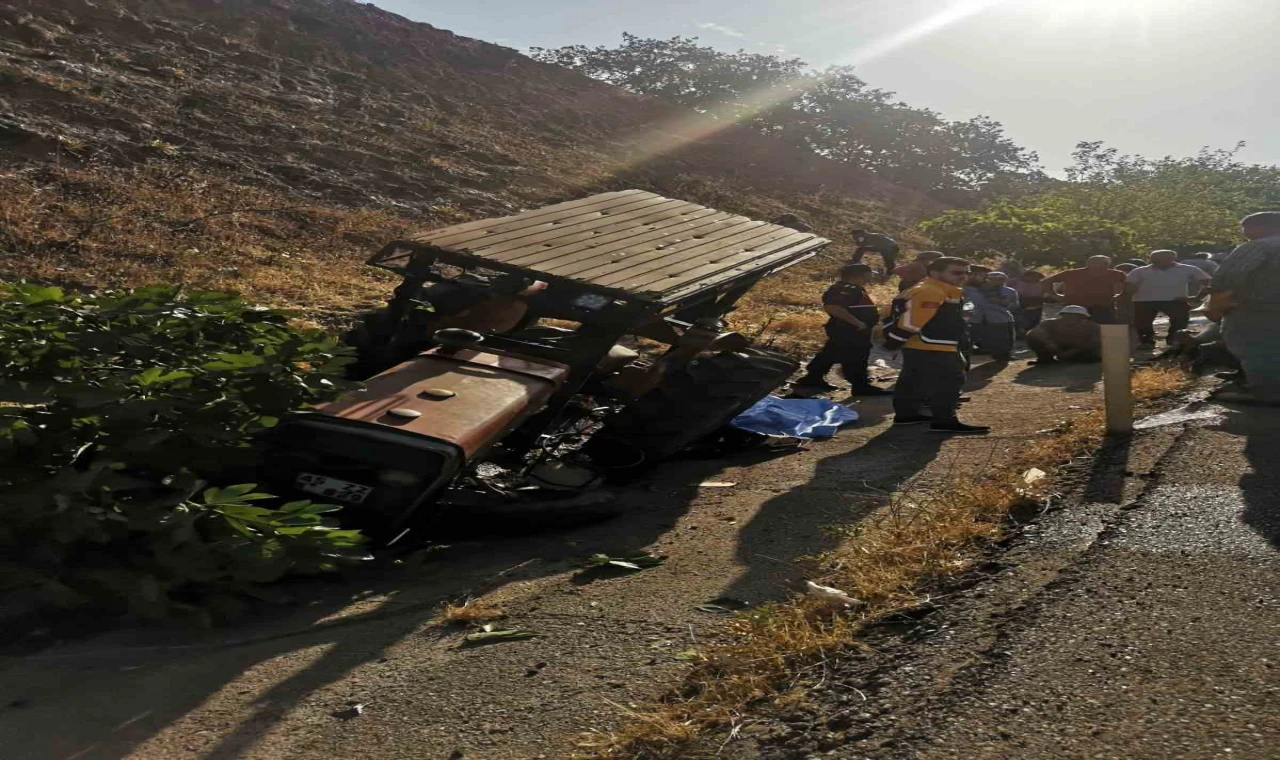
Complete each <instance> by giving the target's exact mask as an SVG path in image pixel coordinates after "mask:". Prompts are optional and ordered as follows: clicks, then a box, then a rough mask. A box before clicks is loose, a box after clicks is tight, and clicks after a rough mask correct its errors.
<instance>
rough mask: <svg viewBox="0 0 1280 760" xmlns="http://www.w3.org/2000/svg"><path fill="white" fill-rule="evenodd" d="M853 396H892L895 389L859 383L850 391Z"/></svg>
mask: <svg viewBox="0 0 1280 760" xmlns="http://www.w3.org/2000/svg"><path fill="white" fill-rule="evenodd" d="M849 395H851V396H892V395H893V391H891V390H889V389H888V388H877V387H875V386H874V385H858V386H854V387H853V388H852V389H851V390H850V391H849Z"/></svg>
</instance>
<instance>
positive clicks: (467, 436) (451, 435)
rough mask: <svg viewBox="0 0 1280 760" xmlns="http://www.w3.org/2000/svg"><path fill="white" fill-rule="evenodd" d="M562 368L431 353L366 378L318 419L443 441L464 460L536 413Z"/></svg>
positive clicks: (470, 353) (488, 354) (468, 353)
mask: <svg viewBox="0 0 1280 760" xmlns="http://www.w3.org/2000/svg"><path fill="white" fill-rule="evenodd" d="M568 375H569V368H568V367H567V366H566V365H563V364H558V363H555V362H548V361H545V360H541V359H538V360H533V359H529V358H524V357H520V356H516V355H512V354H508V353H502V352H494V351H482V350H477V349H469V348H467V349H455V350H450V349H433V350H432V351H428V352H426V353H424V354H420V355H419V356H418V357H416V358H414V359H412V360H410V361H407V362H405V363H404V364H400V365H398V366H396V367H392V368H391V369H389V370H387V371H386V372H383V373H382V374H380V375H377V376H376V377H373V378H371V379H370V380H368V381H367V382H366V383H365V387H364V388H362V389H361V390H358V391H355V392H353V393H349V394H347V395H346V396H344V397H343V398H341V399H339V400H337V401H334V402H332V403H329V404H326V405H324V406H322V407H320V408H319V411H320V412H321V413H322V414H325V415H328V416H331V417H338V418H341V419H344V420H348V421H359V422H365V423H369V424H371V425H376V426H379V427H386V428H393V429H396V430H400V431H402V432H407V433H414V434H417V435H422V436H427V437H430V438H435V439H438V440H442V441H446V442H448V443H451V444H453V445H455V446H457V447H458V448H459V449H461V450H462V451H463V453H464V454H465V456H466V458H467V459H468V460H471V459H474V458H475V457H476V456H479V455H480V454H482V453H483V452H484V451H485V450H486V449H487V448H488V447H489V446H490V445H491V444H493V443H494V442H496V441H498V440H500V439H501V438H502V437H503V436H505V435H506V434H507V433H508V432H510V431H511V430H512V429H514V428H515V427H516V426H517V425H519V424H520V423H521V422H523V421H524V420H525V419H526V418H528V417H529V416H530V415H532V414H534V413H535V412H537V411H538V410H540V409H541V408H542V407H543V406H544V405H545V404H546V402H547V399H548V398H550V397H551V395H552V394H553V393H554V392H555V391H556V390H557V389H558V388H559V387H560V386H561V385H562V384H563V383H564V381H565V379H566V378H567V377H568Z"/></svg>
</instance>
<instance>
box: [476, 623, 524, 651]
mask: <svg viewBox="0 0 1280 760" xmlns="http://www.w3.org/2000/svg"><path fill="white" fill-rule="evenodd" d="M537 635H538V634H536V633H534V632H533V631H526V630H524V629H522V628H501V629H500V628H497V627H495V626H494V625H493V624H492V623H486V624H485V625H483V626H481V628H480V630H479V631H477V632H476V633H469V634H467V635H466V636H463V637H462V645H463V646H480V645H482V644H499V643H501V642H504V641H520V640H521V639H531V638H533V637H534V636H537Z"/></svg>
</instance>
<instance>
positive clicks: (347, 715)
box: [331, 702, 364, 720]
mask: <svg viewBox="0 0 1280 760" xmlns="http://www.w3.org/2000/svg"><path fill="white" fill-rule="evenodd" d="M331 714H332V715H333V717H335V718H341V719H343V720H351V719H352V718H358V717H360V716H361V715H364V703H362V702H349V703H347V708H346V709H345V710H337V711H335V712H333V713H331Z"/></svg>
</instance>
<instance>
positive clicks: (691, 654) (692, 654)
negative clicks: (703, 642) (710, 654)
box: [676, 649, 702, 662]
mask: <svg viewBox="0 0 1280 760" xmlns="http://www.w3.org/2000/svg"><path fill="white" fill-rule="evenodd" d="M700 657H702V655H700V654H698V650H696V649H686V650H684V651H683V652H676V659H677V660H684V661H685V662H690V661H692V660H696V659H699V658H700Z"/></svg>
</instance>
